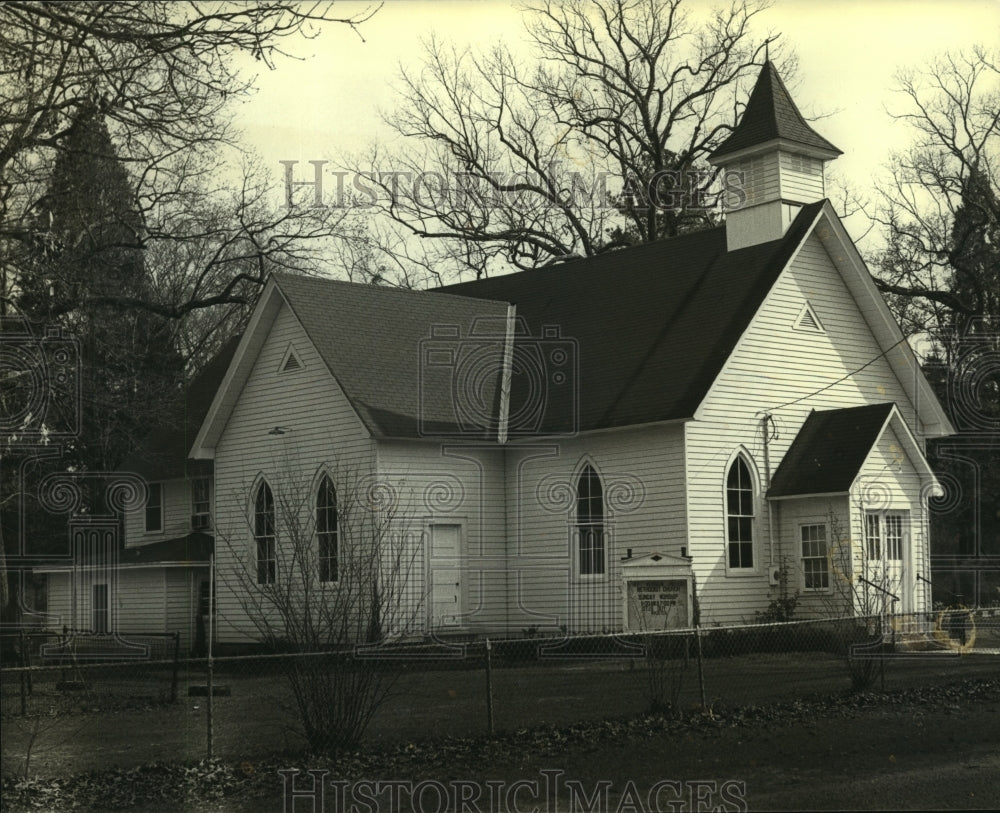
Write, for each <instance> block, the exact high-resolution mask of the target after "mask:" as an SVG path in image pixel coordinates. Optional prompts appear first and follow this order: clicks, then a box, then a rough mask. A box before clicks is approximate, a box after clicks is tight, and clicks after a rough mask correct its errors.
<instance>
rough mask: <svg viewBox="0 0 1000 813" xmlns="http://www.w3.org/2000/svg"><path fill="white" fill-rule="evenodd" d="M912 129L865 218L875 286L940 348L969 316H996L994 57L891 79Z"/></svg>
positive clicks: (962, 57) (946, 61)
mask: <svg viewBox="0 0 1000 813" xmlns="http://www.w3.org/2000/svg"><path fill="white" fill-rule="evenodd" d="M897 84H898V91H899V93H900V94H901V95H902V97H903V101H904V105H905V106H904V107H902V108H901V109H900V110H899V111H898V112H895V113H893V114H892V115H893V117H894V118H895V119H896V120H897V121H900V122H902V123H904V124H906V125H908V126H909V127H910V129H911V132H912V133H913V137H914V140H913V144H912V146H911V147H910V149H909V150H907V151H905V152H902V153H896V154H894V155H892V157H891V165H890V169H891V180H890V181H889V183H888V184H887V185H884V186H882V187H881V188H880V189H879V190H878V191H879V195H880V197H881V200H882V205H881V207H880V209H879V211H878V213H877V214H876V216H875V219H876V222H877V224H878V225H879V226H880V228H881V229H882V232H883V235H884V239H885V244H886V246H885V248H884V250H882V251H881V252H880V253H878V254H877V255H876V256H875V257H874V258H873V263H872V264H873V266H874V268H875V270H876V275H875V277H876V283H877V284H878V286H879V288H880V289H881V290H882V291H883V292H884V293H886V294H888V295H889V298H890V299H889V301H890V305H893V306H894V309H895V311H896V314H897V316H899V317H900V319H901V321H902V323H903V325H904V329H906V330H907V332H911V333H922V334H927V335H928V336H929V337H930V338H931V339H932V340H934V341H936V342H937V343H939V345H942V346H946V345H947V344H948V343H949V342H948V336H949V335H951V334H954V333H955V331H956V330H958V331H959V332H961V328H962V326H963V323H964V322H965V321H966V320H968V319H970V318H982V317H983V316H989V317H995V316H996V315H997V314H1000V265H998V258H1000V254H998V251H1000V249H998V244H997V241H998V240H1000V197H998V191H1000V175H998V173H1000V62H998V56H997V53H996V51H994V50H989V49H987V48H984V47H982V46H975V47H973V48H970V49H969V50H968V51H966V52H962V53H957V54H955V53H949V54H944V55H943V56H941V57H939V58H937V59H935V60H934V61H933V62H931V63H930V64H928V65H927V66H926V67H924V68H923V69H921V70H919V71H916V70H906V71H902V72H900V73H899V74H898V76H897Z"/></svg>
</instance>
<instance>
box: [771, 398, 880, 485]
mask: <svg viewBox="0 0 1000 813" xmlns="http://www.w3.org/2000/svg"><path fill="white" fill-rule="evenodd" d="M892 407H893V405H892V404H873V405H871V406H862V407H849V408H846V409H832V410H828V411H825V412H816V411H815V410H814V411H813V412H810V413H809V417H808V418H806V421H805V423H804V424H802V428H801V429H800V430H799V433H798V434H797V435H796V436H795V440H793V441H792V445H791V446H790V447H789V449H788V452H786V454H785V457H784V459H783V460H782V461H781V465H780V466H778V470H777V471H776V472H775V473H774V479H773V480H772V481H771V488H770V490H769V491H768V492H767V496H769V497H793V496H804V495H808V494H841V493H844V492H846V491H847V490H848V489H850V487H851V484H852V483H853V482H854V479H855V478H856V477H857V476H858V472H859V471H861V466H862V465H864V462H865V460H866V459H867V457H868V454H869V453H870V452H871V450H872V446H874V445H875V441H877V440H878V436H879V434H880V433H881V432H882V428H883V427H884V426H885V422H886V420H888V418H889V414H890V412H892Z"/></svg>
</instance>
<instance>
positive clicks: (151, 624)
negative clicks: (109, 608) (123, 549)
mask: <svg viewBox="0 0 1000 813" xmlns="http://www.w3.org/2000/svg"><path fill="white" fill-rule="evenodd" d="M164 570H165V569H164V568H161V567H157V568H141V569H138V568H135V569H122V570H121V571H120V572H119V574H118V585H117V596H116V597H115V613H116V620H117V623H118V630H119V631H120V632H123V633H129V632H137V633H139V632H168V631H172V630H169V629H168V627H167V593H166V573H165V572H164Z"/></svg>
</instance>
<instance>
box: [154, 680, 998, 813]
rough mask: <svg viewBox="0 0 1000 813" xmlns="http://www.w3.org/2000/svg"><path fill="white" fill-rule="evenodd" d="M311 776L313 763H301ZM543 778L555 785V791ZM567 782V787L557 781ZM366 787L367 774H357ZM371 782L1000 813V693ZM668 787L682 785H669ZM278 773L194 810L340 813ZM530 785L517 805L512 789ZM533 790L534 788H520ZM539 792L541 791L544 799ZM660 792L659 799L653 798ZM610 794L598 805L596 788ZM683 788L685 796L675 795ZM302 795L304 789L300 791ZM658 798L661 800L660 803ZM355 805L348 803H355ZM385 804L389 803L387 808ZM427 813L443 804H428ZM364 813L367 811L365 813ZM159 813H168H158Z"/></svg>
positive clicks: (695, 805) (572, 800)
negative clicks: (971, 703)
mask: <svg viewBox="0 0 1000 813" xmlns="http://www.w3.org/2000/svg"><path fill="white" fill-rule="evenodd" d="M299 767H301V768H302V769H307V768H309V767H310V765H309V764H304V765H301V766H299ZM546 777H548V781H549V783H550V784H549V785H548V787H549V788H555V791H554V792H553V793H552V794H551V795H549V794H548V793H546V790H545V788H546V785H545V781H546ZM554 777H558V778H554ZM358 778H359V779H360V778H362V777H358ZM364 778H365V779H368V780H377V779H379V778H382V779H394V780H402V779H407V778H410V779H412V781H413V782H416V781H419V780H427V779H434V780H437V781H438V782H440V783H442V784H443V785H445V786H449V787H451V786H454V785H455V782H456V780H463V781H465V782H466V783H468V786H469V787H473V788H475V787H479V788H489V784H488V783H493V784H494V786H495V787H498V788H501V790H500V792H499V795H498V796H497V797H496V798H497V799H499V800H502V801H500V804H497V805H491V804H490V803H489V802H490V799H489V796H488V793H487V792H486V791H484V792H483V794H482V796H481V797H480V798H479V799H475V800H473V802H472V803H470V804H469V805H467V806H466V808H465V813H479V811H484V813H485V811H487V810H495V811H500V810H502V811H504V812H505V813H512V811H514V810H517V811H525V813H527V812H528V811H536V813H557V812H558V811H562V813H576V811H581V810H585V809H587V804H585V803H584V802H583V801H582V797H581V796H580V795H579V793H576V795H574V794H573V793H571V792H570V790H569V786H570V785H572V784H574V783H577V786H578V787H579V788H582V789H583V791H584V794H585V795H586V796H587V797H589V798H597V799H598V805H597V807H596V808H595V811H597V813H605V811H608V812H610V813H625V812H626V811H629V813H651V811H653V810H661V811H664V812H665V811H668V810H671V811H674V810H685V811H701V810H746V809H748V810H796V811H807V810H849V809H856V810H927V809H953V810H954V809H959V810H960V809H985V810H997V809H1000V692H998V693H995V694H994V695H993V696H992V697H990V698H988V699H986V700H985V701H982V702H978V703H976V706H975V707H974V708H970V707H968V706H967V705H965V704H962V703H955V702H950V701H949V700H946V699H945V700H935V699H934V698H933V697H931V698H930V699H929V700H921V701H920V702H919V703H917V704H914V703H905V702H904V703H902V704H886V705H884V706H875V707H868V708H862V709H855V710H848V711H845V712H840V713H833V714H824V715H819V716H817V717H816V718H815V719H811V720H808V719H807V720H800V721H797V722H794V723H787V722H786V723H780V724H774V725H768V724H763V725H755V726H753V727H746V726H737V727H730V726H727V725H722V726H720V727H719V728H717V729H710V730H707V731H691V732H687V733H685V734H683V735H676V734H662V735H658V736H651V737H641V738H637V739H635V740H632V741H625V742H616V743H613V744H610V745H609V744H595V745H593V746H587V745H580V744H577V745H574V746H571V747H567V748H565V749H562V750H560V751H557V752H553V751H551V750H548V751H546V752H543V753H537V752H534V751H532V750H531V749H526V750H525V751H524V752H523V754H522V755H519V756H514V757H512V758H508V759H506V760H502V761H496V762H494V763H493V764H491V765H488V766H487V765H481V766H479V767H478V768H473V769H471V770H470V769H469V766H468V765H464V766H459V767H457V768H454V769H450V768H449V767H447V766H444V767H442V768H440V769H439V770H438V772H437V773H435V774H434V775H431V776H428V775H427V773H422V774H418V775H415V776H413V777H408V776H406V775H405V773H404V774H403V775H397V774H394V775H392V776H387V777H370V776H366V777H364ZM665 781H669V782H672V783H674V784H673V785H664V784H663V783H664V782H665ZM283 782H284V780H283V779H282V778H280V777H278V776H275V777H274V780H273V782H270V783H268V784H266V785H265V786H264V788H263V792H262V794H261V795H259V796H257V797H255V798H249V799H248V798H242V799H238V800H235V799H234V800H229V801H225V802H222V803H216V804H208V805H193V806H191V807H189V808H187V809H188V810H190V811H192V812H193V811H198V813H208V812H209V811H212V812H213V813H237V812H238V813H291V811H292V810H293V809H294V811H297V812H298V813H301V811H307V810H311V809H313V810H316V811H319V813H323V811H329V813H334V811H336V813H342V811H341V810H340V808H339V806H338V804H337V800H336V798H335V795H334V794H333V793H331V794H330V795H328V796H327V797H326V799H325V804H324V805H317V808H315V809H314V808H312V801H311V800H310V799H309V798H302V799H300V800H299V801H298V803H297V804H295V805H294V806H289V805H286V804H285V798H284V790H283ZM519 782H520V783H522V784H521V788H520V790H519V791H518V792H517V793H515V794H514V796H513V800H511V798H510V797H506V792H507V791H509V789H510V788H512V787H514V785H515V783H519ZM525 782H527V783H529V784H528V785H527V786H525V785H524V784H523V783H525ZM532 784H536V785H537V787H538V795H537V796H536V795H535V794H534V792H533V787H532ZM658 786H659V787H660V788H661V790H660V793H659V794H658V795H656V793H655V789H656V788H657V787H658ZM602 787H603V788H605V789H606V790H605V792H604V793H603V795H602V794H600V793H599V794H598V795H597V796H596V797H594V795H593V794H594V792H595V790H596V789H598V788H602ZM675 788H679V790H675ZM299 789H300V790H301V786H300V787H299ZM651 791H653V792H654V793H653V795H652V797H651V793H650V792H651ZM406 793H407V792H406V791H405V790H404V792H403V794H404V795H403V796H402V797H401V798H402V800H403V803H402V805H400V806H398V807H397V806H393V805H391V804H388V800H389V798H390V797H389V796H388V795H386V796H385V797H380V804H379V805H377V806H376V807H375V809H377V810H379V812H380V813H382V811H390V810H391V811H392V813H397V811H399V813H403V811H407V812H408V811H412V810H419V809H421V808H420V807H416V806H413V805H409V804H408V803H407V800H408V796H407V795H406ZM347 798H350V797H347ZM382 804H384V805H385V806H382ZM422 808H423V809H424V810H443V809H451V810H455V809H457V808H458V806H456V805H452V806H450V807H439V806H438V804H437V800H436V799H435V798H434V797H433V796H431V797H430V798H429V799H425V800H424V802H423V805H422ZM358 809H359V810H364V809H365V808H364V807H359V808H358ZM155 813H166V810H163V811H160V810H157V811H155Z"/></svg>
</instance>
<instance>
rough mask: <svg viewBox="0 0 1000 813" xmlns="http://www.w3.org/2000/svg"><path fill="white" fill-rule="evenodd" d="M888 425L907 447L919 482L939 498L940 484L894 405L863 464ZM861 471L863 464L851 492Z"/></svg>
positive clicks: (909, 458) (940, 492)
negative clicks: (927, 486) (928, 487)
mask: <svg viewBox="0 0 1000 813" xmlns="http://www.w3.org/2000/svg"><path fill="white" fill-rule="evenodd" d="M890 425H891V426H893V427H894V428H895V429H896V430H897V431H896V435H897V437H898V438H899V439H900V441H901V442H902V443H903V445H904V446H905V447H907V448H906V457H907V459H908V460H909V461H910V464H911V465H912V466H913V468H914V469H915V470H916V472H917V476H918V477H920V480H921V482H923V483H925V484H927V485H929V486H930V492H931V494H932V495H934V496H940V495H941V494H943V493H944V491H943V489H942V488H941V483H940V481H939V480H938V479H937V476H936V475H935V474H934V470H933V469H932V468H931V465H930V463H928V462H927V458H926V457H924V453H923V450H922V449H921V448H920V443H919V441H918V440H917V439H916V437H915V436H914V434H913V432H911V431H910V427H908V426H907V425H906V421H904V420H903V416H902V415H901V414H900V412H899V408H898V407H897V406H896V405H895V404H893V405H892V409H890V410H889V414H888V415H886V418H885V421H883V423H882V428H881V429H879V431H878V434H877V435H876V437H875V440H874V442H873V443H872V445H871V449H869V450H868V454H867V455H865V461H864V462H865V463H867V462H868V458H869V457H870V456H871V450H872V449H874V448H875V447H876V446H878V444H879V441H881V440H882V436H883V435H884V434H885V430H886V429H887V428H888V427H889V426H890ZM863 469H864V463H862V464H861V468H859V469H858V473H857V474H856V475H854V479H853V480H852V481H851V490H852V491H853V490H854V488H855V487H856V486H857V485H858V481H859V479H860V478H861V477H862V471H863Z"/></svg>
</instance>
